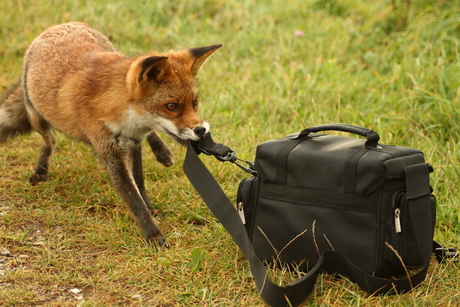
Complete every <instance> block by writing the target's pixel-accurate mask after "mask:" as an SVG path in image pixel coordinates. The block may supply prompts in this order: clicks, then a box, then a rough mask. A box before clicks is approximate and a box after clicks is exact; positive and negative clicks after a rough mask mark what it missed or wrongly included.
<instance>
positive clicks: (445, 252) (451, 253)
mask: <svg viewBox="0 0 460 307" xmlns="http://www.w3.org/2000/svg"><path fill="white" fill-rule="evenodd" d="M433 252H434V254H435V255H436V260H437V261H438V263H445V262H447V260H450V261H451V262H458V258H459V254H458V252H457V250H456V249H455V248H447V247H437V248H435V249H434V251H433Z"/></svg>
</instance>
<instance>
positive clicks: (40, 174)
mask: <svg viewBox="0 0 460 307" xmlns="http://www.w3.org/2000/svg"><path fill="white" fill-rule="evenodd" d="M26 106H27V113H28V114H29V120H30V124H31V125H32V127H33V128H34V129H35V130H36V131H37V132H38V133H40V135H41V136H42V149H41V152H40V157H39V158H38V163H37V167H36V169H35V173H34V174H33V175H32V176H31V177H30V178H29V182H30V184H31V185H36V184H37V183H39V182H40V181H47V180H48V170H49V167H50V163H51V157H52V155H53V152H54V149H55V148H56V137H55V135H54V129H53V127H52V126H51V125H50V124H49V123H48V122H47V121H46V120H45V119H44V118H43V117H42V116H40V114H38V113H37V111H36V110H35V109H34V108H33V106H31V105H30V103H27V104H26Z"/></svg>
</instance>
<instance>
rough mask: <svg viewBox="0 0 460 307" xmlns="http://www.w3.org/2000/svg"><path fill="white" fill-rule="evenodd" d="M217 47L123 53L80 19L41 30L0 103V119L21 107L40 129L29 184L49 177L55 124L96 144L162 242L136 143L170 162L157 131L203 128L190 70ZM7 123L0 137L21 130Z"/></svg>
mask: <svg viewBox="0 0 460 307" xmlns="http://www.w3.org/2000/svg"><path fill="white" fill-rule="evenodd" d="M220 47H221V45H212V46H208V47H200V48H192V49H187V50H179V51H172V50H171V51H168V52H165V53H157V52H149V53H147V54H144V55H140V56H135V57H127V56H125V55H123V54H122V53H120V52H118V51H117V50H116V49H115V48H114V47H113V45H112V43H111V42H110V41H109V40H108V38H107V37H105V36H104V35H102V34H101V33H99V32H98V31H96V30H95V29H93V28H91V27H89V26H88V25H86V24H83V23H79V22H72V23H67V24H62V25H57V26H53V27H51V28H49V29H48V30H46V31H45V32H43V33H42V34H41V35H40V36H39V37H38V38H36V39H35V40H34V41H33V42H32V44H31V46H30V47H29V49H28V50H27V52H26V55H25V57H24V69H23V74H22V79H21V87H20V88H19V87H18V88H15V89H14V90H12V91H11V92H12V94H14V95H11V96H10V97H6V98H5V99H4V101H3V102H0V122H1V121H2V118H1V116H2V114H6V115H5V116H9V117H13V115H15V116H17V117H19V116H21V118H24V117H23V116H22V115H23V114H25V113H24V112H23V111H22V113H21V112H20V110H24V108H25V109H26V110H27V114H28V120H29V123H30V125H31V126H32V127H33V128H34V129H35V130H36V131H37V132H39V133H40V134H41V135H42V139H43V146H42V152H41V155H40V158H39V162H38V165H37V168H36V171H35V173H34V175H32V177H31V178H30V182H31V184H37V183H38V182H39V181H46V180H47V179H48V168H49V165H50V161H51V157H52V154H53V152H54V148H55V146H56V140H55V136H54V132H53V131H54V129H58V130H60V131H62V132H63V133H65V134H67V135H69V136H70V137H73V138H75V139H78V140H81V141H83V142H86V143H88V144H91V145H92V146H93V147H94V149H95V151H96V153H97V154H98V155H99V157H100V158H101V160H102V161H103V163H104V164H105V166H106V168H107V171H108V173H109V176H110V178H111V181H112V184H113V186H114V188H115V189H116V190H117V192H118V194H119V195H120V197H121V198H122V199H123V200H124V201H125V203H126V204H127V205H128V207H129V209H130V210H131V212H132V214H133V216H134V218H135V219H136V221H137V224H138V225H139V227H140V229H141V230H142V232H143V234H144V236H145V238H146V239H147V241H149V242H152V243H153V242H157V243H160V244H163V243H164V242H165V237H164V236H163V234H162V233H161V231H160V230H159V229H158V227H157V226H156V225H155V224H154V223H153V220H152V218H151V216H150V214H148V210H147V209H153V207H152V206H151V204H150V202H149V201H148V199H147V196H146V193H145V188H144V182H143V175H142V162H141V147H140V146H141V145H140V144H141V141H142V140H143V139H144V138H147V140H148V142H149V143H150V145H151V147H152V149H153V151H154V153H155V155H156V156H157V159H158V160H159V161H160V162H161V163H163V164H164V165H166V166H169V165H171V164H172V162H173V159H172V155H171V151H170V150H169V148H168V147H167V146H166V145H165V144H164V142H163V141H162V140H161V138H160V137H159V136H158V134H156V132H155V131H160V132H164V133H166V134H168V135H170V136H171V137H173V138H174V139H176V140H177V141H178V142H179V143H181V144H183V145H184V144H185V143H186V142H187V141H188V140H198V139H199V138H200V137H201V135H203V134H204V133H205V132H207V131H208V130H209V124H208V123H206V122H205V121H203V120H202V119H201V118H200V117H199V116H198V114H197V109H198V91H197V89H196V85H195V76H196V74H197V73H198V71H199V70H200V68H201V66H202V64H203V63H204V62H205V61H206V60H207V58H208V57H209V56H210V55H211V54H213V53H214V52H215V51H216V50H217V49H218V48H220ZM18 92H19V93H18ZM21 93H22V95H23V99H18V97H19V96H20V95H19V94H21ZM13 102H14V104H13ZM12 106H14V107H12ZM7 107H8V109H7V111H6V110H5V111H3V113H2V108H5V109H6V108H7ZM11 110H15V112H13V111H11ZM16 114H17V115H16ZM29 123H28V124H29ZM8 125H9V126H8V129H9V130H7V128H5V129H3V127H2V126H1V124H0V141H1V140H2V138H3V139H4V140H6V139H7V138H8V137H9V136H10V135H13V134H14V133H21V132H22V130H21V129H19V128H20V127H13V128H12V127H11V124H10V123H8ZM5 127H6V125H5ZM2 129H3V130H2ZM23 130H24V131H27V129H23ZM29 130H30V128H29Z"/></svg>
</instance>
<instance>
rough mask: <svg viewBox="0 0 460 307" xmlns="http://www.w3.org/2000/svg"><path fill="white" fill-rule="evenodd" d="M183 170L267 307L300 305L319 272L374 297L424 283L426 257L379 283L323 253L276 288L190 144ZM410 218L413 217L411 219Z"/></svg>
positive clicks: (334, 253)
mask: <svg viewBox="0 0 460 307" xmlns="http://www.w3.org/2000/svg"><path fill="white" fill-rule="evenodd" d="M183 169H184V172H185V174H186V175H187V177H188V179H189V180H190V182H191V183H192V185H193V186H194V187H195V189H196V190H197V191H198V193H199V194H200V196H201V197H202V198H203V200H204V202H205V203H206V205H207V206H208V207H209V209H210V210H211V212H212V213H213V214H214V215H215V216H216V217H217V219H218V220H219V221H220V222H221V223H222V225H223V226H224V227H225V229H226V230H227V231H228V233H229V234H230V235H231V236H232V238H233V240H234V241H235V242H236V244H237V245H238V246H239V248H240V249H241V250H242V251H243V253H244V255H245V256H246V258H247V259H248V262H249V265H250V270H251V273H252V275H253V277H254V281H255V283H256V286H257V289H258V290H259V293H260V296H261V297H262V298H263V299H264V300H265V302H267V303H268V304H269V305H270V306H273V307H284V306H297V305H299V304H300V303H302V302H303V301H304V300H305V299H306V298H307V297H308V295H309V294H310V293H311V292H312V290H313V288H314V285H315V282H316V277H317V275H318V273H319V272H320V271H321V270H323V269H324V270H326V271H327V272H329V273H335V272H337V273H339V274H341V275H343V276H347V277H349V278H350V279H351V280H352V281H354V282H355V283H356V284H358V286H360V287H361V289H363V290H364V291H366V292H367V293H369V294H374V295H379V294H386V293H388V291H391V290H395V292H397V293H402V292H407V291H410V290H412V289H413V288H414V287H416V286H418V285H419V284H420V283H421V282H422V281H423V280H425V277H426V273H427V270H428V262H429V257H426V255H425V254H424V255H423V256H424V261H428V262H425V265H424V267H423V268H422V269H421V270H420V271H419V272H418V273H416V274H415V275H413V276H411V277H407V278H403V279H382V278H378V277H375V276H372V275H370V274H367V273H365V272H363V271H361V270H360V269H359V268H358V267H356V266H355V265H354V264H353V263H352V262H351V261H350V260H349V259H348V257H347V256H346V255H345V254H343V253H340V252H337V251H327V252H324V253H323V255H322V256H321V257H320V259H319V261H318V263H317V264H316V265H315V266H314V267H313V268H312V269H311V270H310V271H309V272H308V273H307V274H306V275H305V276H303V277H302V278H300V279H298V280H296V281H294V282H291V283H290V284H288V285H287V286H286V287H280V286H277V285H276V284H274V283H273V282H272V281H271V280H270V279H269V278H268V277H267V271H266V268H265V266H264V264H263V263H262V261H261V260H260V259H259V258H258V257H257V255H256V253H255V250H254V247H253V246H252V243H251V242H250V240H249V238H248V236H247V233H246V229H245V227H244V225H243V223H242V222H241V219H240V217H239V216H238V213H237V211H236V210H235V208H234V206H233V204H232V202H231V201H230V199H228V197H227V196H226V195H225V193H224V192H223V191H222V189H221V187H220V186H219V184H218V183H217V182H216V180H215V179H214V177H213V176H212V174H211V173H210V172H209V170H208V169H207V168H206V167H205V166H204V164H203V163H202V162H201V160H200V159H199V158H198V156H197V154H196V152H195V151H194V150H193V148H192V146H191V144H190V143H189V146H188V150H187V154H186V157H185V161H184V165H183ZM411 218H414V217H413V216H412V215H411ZM417 218H418V217H417ZM413 221H414V222H413V224H417V223H419V221H417V220H413ZM420 224H422V223H420ZM414 231H415V233H416V237H417V238H418V237H419V231H420V230H419V229H418V228H415V229H414ZM431 238H432V237H431ZM431 240H432V239H429V244H432V243H431V242H432V241H431ZM419 244H420V243H419ZM430 250H431V249H430ZM430 254H431V252H430Z"/></svg>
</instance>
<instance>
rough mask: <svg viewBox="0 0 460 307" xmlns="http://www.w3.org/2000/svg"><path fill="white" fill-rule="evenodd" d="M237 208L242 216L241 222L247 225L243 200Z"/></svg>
mask: <svg viewBox="0 0 460 307" xmlns="http://www.w3.org/2000/svg"><path fill="white" fill-rule="evenodd" d="M237 209H238V214H239V216H240V219H241V222H243V225H245V224H246V218H245V217H244V209H243V202H239V203H238V206H237Z"/></svg>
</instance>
